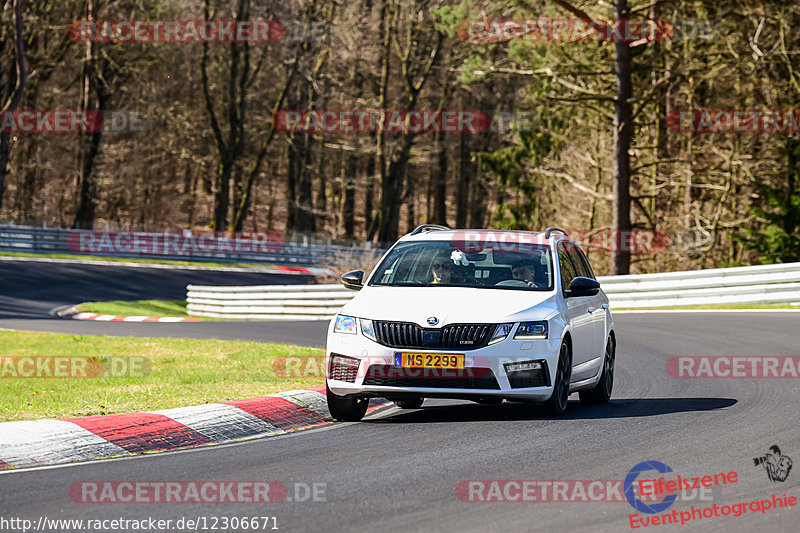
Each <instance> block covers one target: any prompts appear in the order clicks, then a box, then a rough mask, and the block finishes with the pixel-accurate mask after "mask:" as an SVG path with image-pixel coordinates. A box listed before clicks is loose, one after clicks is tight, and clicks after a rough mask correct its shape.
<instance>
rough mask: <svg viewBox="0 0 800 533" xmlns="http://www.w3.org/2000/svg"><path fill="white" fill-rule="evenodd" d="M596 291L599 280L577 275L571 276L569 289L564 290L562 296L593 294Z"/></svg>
mask: <svg viewBox="0 0 800 533" xmlns="http://www.w3.org/2000/svg"><path fill="white" fill-rule="evenodd" d="M598 292H600V282H599V281H597V280H596V279H592V278H584V277H581V276H578V277H576V278H572V281H571V282H570V283H569V290H568V291H566V292H565V294H564V296H566V297H567V298H574V297H575V296H594V295H596V294H597V293H598Z"/></svg>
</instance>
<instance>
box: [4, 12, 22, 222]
mask: <svg viewBox="0 0 800 533" xmlns="http://www.w3.org/2000/svg"><path fill="white" fill-rule="evenodd" d="M13 8H14V15H13V22H14V64H15V68H16V75H17V82H16V85H15V86H14V92H13V93H12V94H11V98H10V99H9V101H8V103H7V104H6V105H4V106H3V111H7V112H10V111H16V110H17V107H19V104H20V102H21V101H22V96H23V94H24V93H25V86H26V85H27V83H28V60H27V59H26V57H25V36H24V29H25V27H24V20H23V18H22V0H14V5H13ZM10 140H11V132H8V131H6V132H2V133H0V209H2V208H3V196H4V193H5V190H6V174H7V172H8V160H9V152H10V145H9V143H10Z"/></svg>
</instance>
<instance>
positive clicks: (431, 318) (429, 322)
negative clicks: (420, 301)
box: [428, 316, 439, 326]
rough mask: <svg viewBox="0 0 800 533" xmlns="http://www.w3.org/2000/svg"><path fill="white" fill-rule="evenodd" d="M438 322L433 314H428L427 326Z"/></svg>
mask: <svg viewBox="0 0 800 533" xmlns="http://www.w3.org/2000/svg"><path fill="white" fill-rule="evenodd" d="M438 323H439V319H438V318H436V317H435V316H429V317H428V325H429V326H435V325H436V324H438Z"/></svg>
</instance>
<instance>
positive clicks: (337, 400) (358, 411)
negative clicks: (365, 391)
mask: <svg viewBox="0 0 800 533" xmlns="http://www.w3.org/2000/svg"><path fill="white" fill-rule="evenodd" d="M325 396H326V398H327V400H328V410H329V411H330V412H331V416H332V417H333V418H334V419H336V420H339V421H342V422H358V421H359V420H361V419H362V418H364V415H365V414H367V407H368V406H369V399H368V398H343V397H341V396H337V395H335V394H334V393H333V392H331V389H329V388H328V386H327V385H325Z"/></svg>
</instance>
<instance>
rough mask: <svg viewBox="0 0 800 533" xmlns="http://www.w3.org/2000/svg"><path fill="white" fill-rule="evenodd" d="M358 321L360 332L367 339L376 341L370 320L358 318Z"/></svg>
mask: <svg viewBox="0 0 800 533" xmlns="http://www.w3.org/2000/svg"><path fill="white" fill-rule="evenodd" d="M358 321H359V322H361V333H362V334H363V335H364V336H365V337H366V338H368V339H369V340H372V341H375V342H378V339H377V337H375V329H374V328H373V327H372V320H370V319H369V318H359V319H358Z"/></svg>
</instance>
